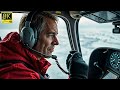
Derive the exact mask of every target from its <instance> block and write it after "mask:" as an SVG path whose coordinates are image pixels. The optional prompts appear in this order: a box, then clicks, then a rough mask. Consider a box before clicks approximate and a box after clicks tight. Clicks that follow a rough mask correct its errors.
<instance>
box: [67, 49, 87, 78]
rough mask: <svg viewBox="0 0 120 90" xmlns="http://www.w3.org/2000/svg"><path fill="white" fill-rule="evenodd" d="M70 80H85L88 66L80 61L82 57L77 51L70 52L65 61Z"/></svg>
mask: <svg viewBox="0 0 120 90" xmlns="http://www.w3.org/2000/svg"><path fill="white" fill-rule="evenodd" d="M66 65H67V69H68V71H69V73H70V79H87V76H88V65H87V64H86V63H85V61H84V60H83V59H82V55H81V54H80V53H79V52H77V51H70V54H69V55H68V57H67V60H66Z"/></svg>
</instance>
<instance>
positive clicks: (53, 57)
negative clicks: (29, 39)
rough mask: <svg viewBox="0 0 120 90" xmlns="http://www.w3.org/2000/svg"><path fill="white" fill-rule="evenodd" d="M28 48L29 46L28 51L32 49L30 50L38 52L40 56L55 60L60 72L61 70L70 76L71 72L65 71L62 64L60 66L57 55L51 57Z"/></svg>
mask: <svg viewBox="0 0 120 90" xmlns="http://www.w3.org/2000/svg"><path fill="white" fill-rule="evenodd" d="M26 46H27V48H28V49H30V50H32V51H34V52H36V53H38V54H40V55H42V56H44V57H46V58H52V59H55V61H56V64H57V65H58V67H59V68H60V70H61V71H62V72H64V73H65V74H68V75H69V72H67V71H65V70H64V69H63V68H62V67H61V66H60V64H59V62H58V60H57V56H56V55H50V56H49V55H46V54H43V53H41V52H39V51H37V50H35V49H32V48H30V47H29V46H28V45H26Z"/></svg>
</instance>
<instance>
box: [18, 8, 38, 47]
mask: <svg viewBox="0 0 120 90" xmlns="http://www.w3.org/2000/svg"><path fill="white" fill-rule="evenodd" d="M37 11H38V10H36V11H31V12H30V13H28V16H27V17H26V21H25V26H24V27H23V28H22V30H21V32H20V37H21V40H22V42H23V44H24V45H25V46H29V47H30V48H33V46H34V45H35V44H36V43H37V37H38V31H37V30H36V29H35V28H33V27H31V26H30V24H31V21H32V18H33V16H34V15H35V13H36V12H37Z"/></svg>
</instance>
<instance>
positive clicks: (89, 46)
mask: <svg viewBox="0 0 120 90" xmlns="http://www.w3.org/2000/svg"><path fill="white" fill-rule="evenodd" d="M113 28H114V25H112V23H97V22H95V21H92V20H90V19H87V18H85V17H82V18H81V19H80V21H79V37H80V44H81V51H82V55H83V59H84V60H85V61H86V63H87V64H88V62H89V57H90V54H91V53H92V51H93V50H94V49H96V48H98V47H112V48H118V49H120V42H119V41H120V34H113V33H112V30H113Z"/></svg>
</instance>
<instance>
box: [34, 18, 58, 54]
mask: <svg viewBox="0 0 120 90" xmlns="http://www.w3.org/2000/svg"><path fill="white" fill-rule="evenodd" d="M46 23H47V24H46V25H45V29H44V30H43V31H41V33H40V34H39V35H40V36H39V40H38V43H37V45H36V47H35V49H36V50H37V51H39V52H41V53H43V54H46V55H52V52H53V51H54V48H55V45H58V44H59V42H58V39H57V37H56V36H57V34H58V28H57V24H56V22H55V21H53V20H52V19H49V18H47V22H46Z"/></svg>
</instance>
